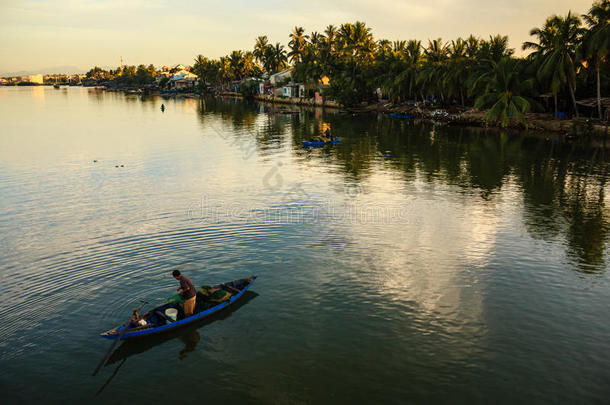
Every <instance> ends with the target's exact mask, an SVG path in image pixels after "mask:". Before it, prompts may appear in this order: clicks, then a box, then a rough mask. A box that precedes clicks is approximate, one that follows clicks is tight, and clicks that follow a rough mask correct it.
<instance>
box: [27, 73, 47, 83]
mask: <svg viewBox="0 0 610 405" xmlns="http://www.w3.org/2000/svg"><path fill="white" fill-rule="evenodd" d="M28 81H29V82H30V83H35V84H43V83H44V80H43V78H42V75H41V74H38V75H30V76H28Z"/></svg>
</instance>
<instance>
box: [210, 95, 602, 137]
mask: <svg viewBox="0 0 610 405" xmlns="http://www.w3.org/2000/svg"><path fill="white" fill-rule="evenodd" d="M218 95H221V96H229V97H240V98H243V95H242V94H240V93H236V92H221V93H218ZM254 99H255V100H258V101H262V102H267V103H274V104H289V105H298V106H306V107H323V108H333V109H343V110H344V111H346V112H349V113H351V114H369V113H383V114H388V115H390V116H391V117H393V118H396V119H416V118H417V119H423V120H427V121H431V122H435V123H443V124H447V125H464V126H476V127H499V125H497V124H494V123H490V122H487V119H486V115H487V111H485V110H483V111H480V110H478V109H476V108H470V109H468V108H463V107H455V106H453V107H449V108H446V109H444V108H435V107H432V106H420V105H414V104H398V105H396V104H390V103H383V104H382V103H378V104H368V105H364V106H360V107H355V108H354V107H352V108H349V107H348V108H346V107H344V106H342V105H341V104H339V103H338V102H336V101H334V100H314V99H305V98H287V97H274V96H261V95H255V96H254ZM508 127H509V128H517V129H526V130H532V131H547V132H558V133H561V134H564V135H566V136H568V137H570V136H573V137H576V136H582V135H596V136H607V135H608V131H609V129H608V123H604V124H602V123H599V122H596V121H594V120H589V119H586V118H573V119H554V118H553V117H552V116H551V115H549V114H541V113H528V114H526V115H525V117H524V119H523V122H521V121H517V120H512V121H511V122H509V124H508Z"/></svg>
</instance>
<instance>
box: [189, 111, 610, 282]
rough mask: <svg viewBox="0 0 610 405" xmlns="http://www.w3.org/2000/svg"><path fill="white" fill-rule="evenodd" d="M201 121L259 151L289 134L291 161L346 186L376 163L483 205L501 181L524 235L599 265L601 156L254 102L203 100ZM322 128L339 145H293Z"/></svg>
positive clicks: (606, 230)
mask: <svg viewBox="0 0 610 405" xmlns="http://www.w3.org/2000/svg"><path fill="white" fill-rule="evenodd" d="M270 108H271V107H270ZM208 115H213V116H214V119H215V122H217V121H216V120H218V118H219V117H220V119H221V120H222V122H223V123H224V125H226V128H227V132H230V133H231V136H238V137H244V136H249V137H251V139H253V140H254V141H255V142H256V146H257V149H258V152H259V153H267V152H266V151H268V150H270V149H271V148H274V147H275V148H278V147H279V146H280V145H282V144H284V143H285V142H286V139H287V136H290V137H291V144H292V147H293V148H294V153H295V154H296V155H298V156H299V157H302V158H303V159H301V161H303V162H306V161H312V160H320V161H324V162H328V163H332V164H333V166H335V167H338V168H339V169H340V170H341V172H342V173H343V175H344V176H345V177H346V178H347V179H349V180H350V181H356V182H361V181H363V180H365V179H366V178H367V177H368V176H369V175H370V174H371V173H372V172H373V168H374V167H375V166H376V165H379V164H383V165H387V167H388V168H391V169H392V170H394V171H395V172H397V173H401V174H402V176H403V178H404V181H405V182H412V181H414V179H421V180H423V181H427V182H430V183H433V182H441V183H444V184H449V185H455V186H458V187H460V188H462V189H464V190H466V191H471V190H474V191H477V192H478V193H479V195H480V197H481V198H483V199H485V200H490V201H493V200H494V199H496V198H497V196H498V195H499V194H500V191H502V189H503V188H504V187H505V185H506V184H507V182H509V183H511V184H515V185H516V186H517V187H518V189H519V192H520V193H521V195H522V198H523V222H524V224H525V227H526V229H527V231H528V233H529V234H530V236H532V237H533V238H537V239H542V240H546V241H553V242H556V241H557V237H559V236H563V240H564V241H565V243H566V246H567V249H568V252H569V253H570V255H572V256H573V257H574V258H576V259H577V260H578V261H579V262H580V263H581V264H582V268H583V269H585V268H586V269H587V271H594V270H595V269H601V268H603V266H604V263H605V257H604V254H605V253H604V249H605V246H606V241H607V239H608V236H610V218H609V215H608V213H606V210H605V206H604V204H605V200H604V196H605V194H604V193H605V182H604V179H605V176H606V175H607V173H606V172H605V171H604V172H603V173H597V172H596V171H599V170H605V167H606V166H605V164H606V163H605V160H606V158H605V156H603V155H602V154H601V152H598V153H597V154H594V153H593V152H592V151H591V149H589V148H586V147H581V146H578V145H575V144H563V143H561V142H559V140H551V141H549V140H545V139H542V138H525V137H523V136H512V135H511V134H510V132H506V133H504V132H498V131H495V130H486V129H482V128H479V129H477V128H448V127H434V126H432V125H428V124H421V123H414V122H407V121H398V120H389V119H376V118H375V119H371V118H369V117H352V116H349V117H345V116H343V115H341V114H337V113H332V112H329V111H325V112H323V113H314V111H309V110H307V109H302V113H301V114H299V115H295V114H290V115H284V114H268V115H261V114H260V113H259V112H258V109H257V107H256V104H253V103H245V102H236V103H235V102H223V101H214V100H213V99H211V100H210V102H207V101H206V109H205V110H201V111H200V119H201V120H202V122H203V121H205V120H206V119H207V118H206V117H207V116H208ZM322 124H324V125H328V126H330V127H331V128H332V131H333V134H335V135H336V136H339V137H341V138H342V141H341V143H340V144H338V145H335V146H333V147H332V148H322V149H317V150H310V151H305V150H303V149H302V147H301V141H304V140H308V139H310V138H312V137H314V136H316V135H319V132H320V128H321V125H322ZM252 134H255V135H252ZM583 162H586V164H583ZM583 166H584V167H585V169H583ZM590 170H592V172H591V173H590V172H589V171H590Z"/></svg>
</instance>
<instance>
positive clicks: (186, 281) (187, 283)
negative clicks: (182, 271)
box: [180, 276, 197, 300]
mask: <svg viewBox="0 0 610 405" xmlns="http://www.w3.org/2000/svg"><path fill="white" fill-rule="evenodd" d="M180 288H182V291H184V292H183V293H182V295H183V297H184V299H185V300H188V299H189V298H193V297H194V296H195V295H197V290H195V286H194V285H193V282H192V281H191V279H190V278H188V277H187V276H181V277H180ZM187 289H188V291H186V290H187Z"/></svg>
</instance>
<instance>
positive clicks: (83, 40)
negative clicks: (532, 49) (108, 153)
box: [0, 0, 593, 73]
mask: <svg viewBox="0 0 610 405" xmlns="http://www.w3.org/2000/svg"><path fill="white" fill-rule="evenodd" d="M592 2H593V0H459V1H458V0H384V1H373V0H337V1H322V0H309V1H297V0H293V1H279V0H278V1H276V0H258V1H252V0H250V1H245V0H236V1H227V0H225V1H218V0H215V1H207V0H199V1H189V0H187V1H181V0H175V1H169V0H21V1H17V0H0V73H2V72H11V71H21V70H39V69H45V68H52V67H56V66H67V65H68V66H76V67H78V68H80V69H83V70H87V69H89V68H90V67H93V66H96V65H97V66H103V67H110V66H112V67H115V66H118V65H119V63H120V58H121V57H122V58H123V62H124V63H125V64H130V65H138V64H150V63H152V64H154V65H159V66H162V65H168V66H169V65H175V64H178V63H182V64H187V65H188V64H191V63H192V61H193V59H194V57H195V56H196V55H198V54H202V55H204V56H207V57H210V58H218V57H220V56H222V55H226V54H228V53H230V51H232V50H234V49H242V50H252V47H253V45H254V41H255V39H256V37H257V36H259V35H267V36H268V38H269V40H270V42H273V43H275V42H280V43H282V44H283V45H287V43H288V40H289V39H288V35H289V33H290V31H291V30H292V28H293V27H294V26H302V27H304V28H305V30H306V32H307V33H309V32H311V31H319V32H322V31H323V30H324V28H325V27H326V26H327V25H328V24H334V25H336V26H338V25H340V24H342V23H344V22H355V21H364V22H366V24H367V25H368V26H369V27H371V28H372V30H373V34H374V36H375V39H382V38H383V39H389V40H392V41H393V40H399V39H400V40H408V39H419V40H421V41H422V43H423V44H426V43H427V41H428V39H434V38H438V37H440V38H443V39H445V40H450V39H455V38H457V37H460V36H461V37H467V36H468V35H470V34H474V35H476V36H480V37H483V38H488V37H489V35H495V34H503V35H508V36H509V39H510V46H511V47H513V48H515V49H516V51H517V54H522V51H521V49H520V48H521V44H522V43H523V42H524V41H526V40H529V39H530V38H529V30H530V29H532V28H533V27H540V26H541V25H542V24H543V23H544V21H545V19H546V17H548V16H550V15H552V14H560V15H563V14H567V12H568V11H569V10H572V12H574V13H576V14H579V15H580V14H583V13H586V12H587V11H588V10H589V8H590V7H591V4H592ZM47 73H52V72H47Z"/></svg>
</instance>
